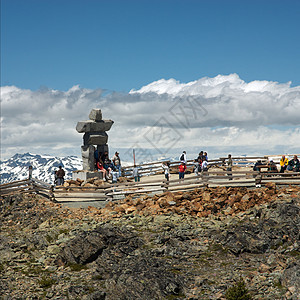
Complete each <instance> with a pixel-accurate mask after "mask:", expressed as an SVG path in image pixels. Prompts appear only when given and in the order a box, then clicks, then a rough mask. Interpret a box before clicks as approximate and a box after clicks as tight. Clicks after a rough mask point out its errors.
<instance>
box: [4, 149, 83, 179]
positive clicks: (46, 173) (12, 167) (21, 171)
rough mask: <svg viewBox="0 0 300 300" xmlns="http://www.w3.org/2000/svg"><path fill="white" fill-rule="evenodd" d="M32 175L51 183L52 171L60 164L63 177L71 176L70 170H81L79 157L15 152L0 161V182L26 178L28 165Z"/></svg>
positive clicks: (68, 177) (69, 177)
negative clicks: (63, 171) (63, 173)
mask: <svg viewBox="0 0 300 300" xmlns="http://www.w3.org/2000/svg"><path fill="white" fill-rule="evenodd" d="M30 165H31V166H32V169H33V171H32V177H33V178H37V179H39V180H43V181H45V182H47V183H50V184H52V183H53V182H54V171H55V170H57V169H58V167H59V166H60V165H61V166H62V167H63V169H64V170H65V173H66V176H65V179H71V178H72V171H74V170H82V161H81V158H78V157H76V156H66V157H55V156H48V155H38V154H31V153H24V154H15V155H14V156H13V157H11V158H10V159H8V160H5V161H0V178H1V180H0V183H1V184H3V183H8V182H12V181H16V180H23V179H26V178H28V169H29V166H30Z"/></svg>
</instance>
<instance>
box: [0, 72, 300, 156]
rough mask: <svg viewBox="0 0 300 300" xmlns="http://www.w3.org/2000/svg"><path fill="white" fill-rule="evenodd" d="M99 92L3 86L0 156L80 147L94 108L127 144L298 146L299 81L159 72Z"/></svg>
mask: <svg viewBox="0 0 300 300" xmlns="http://www.w3.org/2000/svg"><path fill="white" fill-rule="evenodd" d="M103 92H104V91H103V90H101V89H96V90H90V89H84V88H80V87H79V86H74V87H72V88H71V89H69V90H68V91H57V90H51V89H46V88H44V89H41V90H38V91H31V90H25V89H20V88H18V87H15V86H4V87H2V88H1V128H2V129H1V130H2V134H1V151H2V152H1V153H2V157H10V156H11V155H13V154H15V153H17V152H19V153H20V152H27V151H30V152H34V153H39V154H44V153H48V154H54V155H68V154H72V155H74V154H75V155H80V145H81V143H82V141H81V139H82V134H79V133H77V132H76V130H75V127H76V124H77V122H78V121H82V120H86V119H87V118H88V115H89V112H90V110H91V109H92V108H101V109H102V112H103V116H104V118H107V119H113V120H114V121H115V124H114V125H113V127H112V129H111V131H110V132H109V133H108V134H109V143H110V145H111V146H112V147H113V148H115V149H120V148H122V149H124V151H125V150H126V149H129V148H131V147H133V145H137V144H138V145H139V146H141V147H144V148H152V149H154V150H155V149H156V150H161V149H163V150H161V151H160V152H161V153H162V152H164V151H165V152H166V151H169V152H171V150H174V149H177V148H180V147H181V148H182V147H184V148H185V149H188V147H191V148H193V147H194V148H197V147H201V149H203V148H205V147H215V148H216V149H217V148H219V149H220V148H222V147H225V148H226V150H227V149H228V148H227V147H240V149H241V151H242V150H243V152H246V150H247V147H248V148H249V147H254V148H255V147H256V149H257V151H259V150H260V149H262V148H263V149H270V151H275V150H274V149H283V150H286V151H288V150H290V149H292V150H293V149H296V150H297V149H300V132H299V124H300V87H299V86H296V87H291V83H283V84H282V83H277V82H269V81H253V82H249V83H246V82H245V81H243V80H242V79H240V78H239V76H238V75H237V74H231V75H228V76H223V75H218V76H216V77H214V78H207V77H205V78H201V79H199V80H196V81H193V82H189V83H180V82H178V81H176V80H174V79H169V80H165V79H161V80H159V81H156V82H152V83H150V84H149V85H147V86H144V87H142V88H141V89H139V90H131V91H130V92H129V93H127V94H124V93H118V92H113V93H109V94H104V93H103ZM280 145H281V146H282V147H281V148H278V146H280ZM225 148H224V149H225ZM244 149H245V150H244ZM158 152H159V151H158ZM298 152H299V151H298Z"/></svg>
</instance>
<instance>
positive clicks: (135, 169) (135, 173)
mask: <svg viewBox="0 0 300 300" xmlns="http://www.w3.org/2000/svg"><path fill="white" fill-rule="evenodd" d="M132 176H133V177H134V181H135V182H139V181H140V175H139V169H138V167H137V166H136V165H134V167H133V169H132Z"/></svg>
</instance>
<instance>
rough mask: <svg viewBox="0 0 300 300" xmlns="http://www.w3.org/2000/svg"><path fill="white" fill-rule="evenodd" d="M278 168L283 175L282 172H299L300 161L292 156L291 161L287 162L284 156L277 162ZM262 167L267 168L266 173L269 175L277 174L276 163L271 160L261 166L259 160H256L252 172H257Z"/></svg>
mask: <svg viewBox="0 0 300 300" xmlns="http://www.w3.org/2000/svg"><path fill="white" fill-rule="evenodd" d="M279 166H280V170H279V172H280V173H284V171H292V172H300V161H299V159H298V157H297V155H294V157H293V159H291V160H289V159H288V158H287V157H286V156H285V155H282V157H281V159H280V161H279ZM262 167H267V168H268V172H270V173H277V172H278V168H277V166H276V163H275V162H274V161H273V160H272V159H271V160H270V161H269V162H268V163H267V164H263V163H262V161H261V160H258V161H257V162H256V163H255V164H254V166H253V171H259V170H260V169H261V168H262Z"/></svg>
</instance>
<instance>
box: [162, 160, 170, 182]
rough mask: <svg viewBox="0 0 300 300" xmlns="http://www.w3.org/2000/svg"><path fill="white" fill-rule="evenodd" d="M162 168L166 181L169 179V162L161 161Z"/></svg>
mask: <svg viewBox="0 0 300 300" xmlns="http://www.w3.org/2000/svg"><path fill="white" fill-rule="evenodd" d="M162 168H163V170H164V173H165V178H166V179H167V181H169V177H170V163H169V162H163V163H162Z"/></svg>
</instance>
